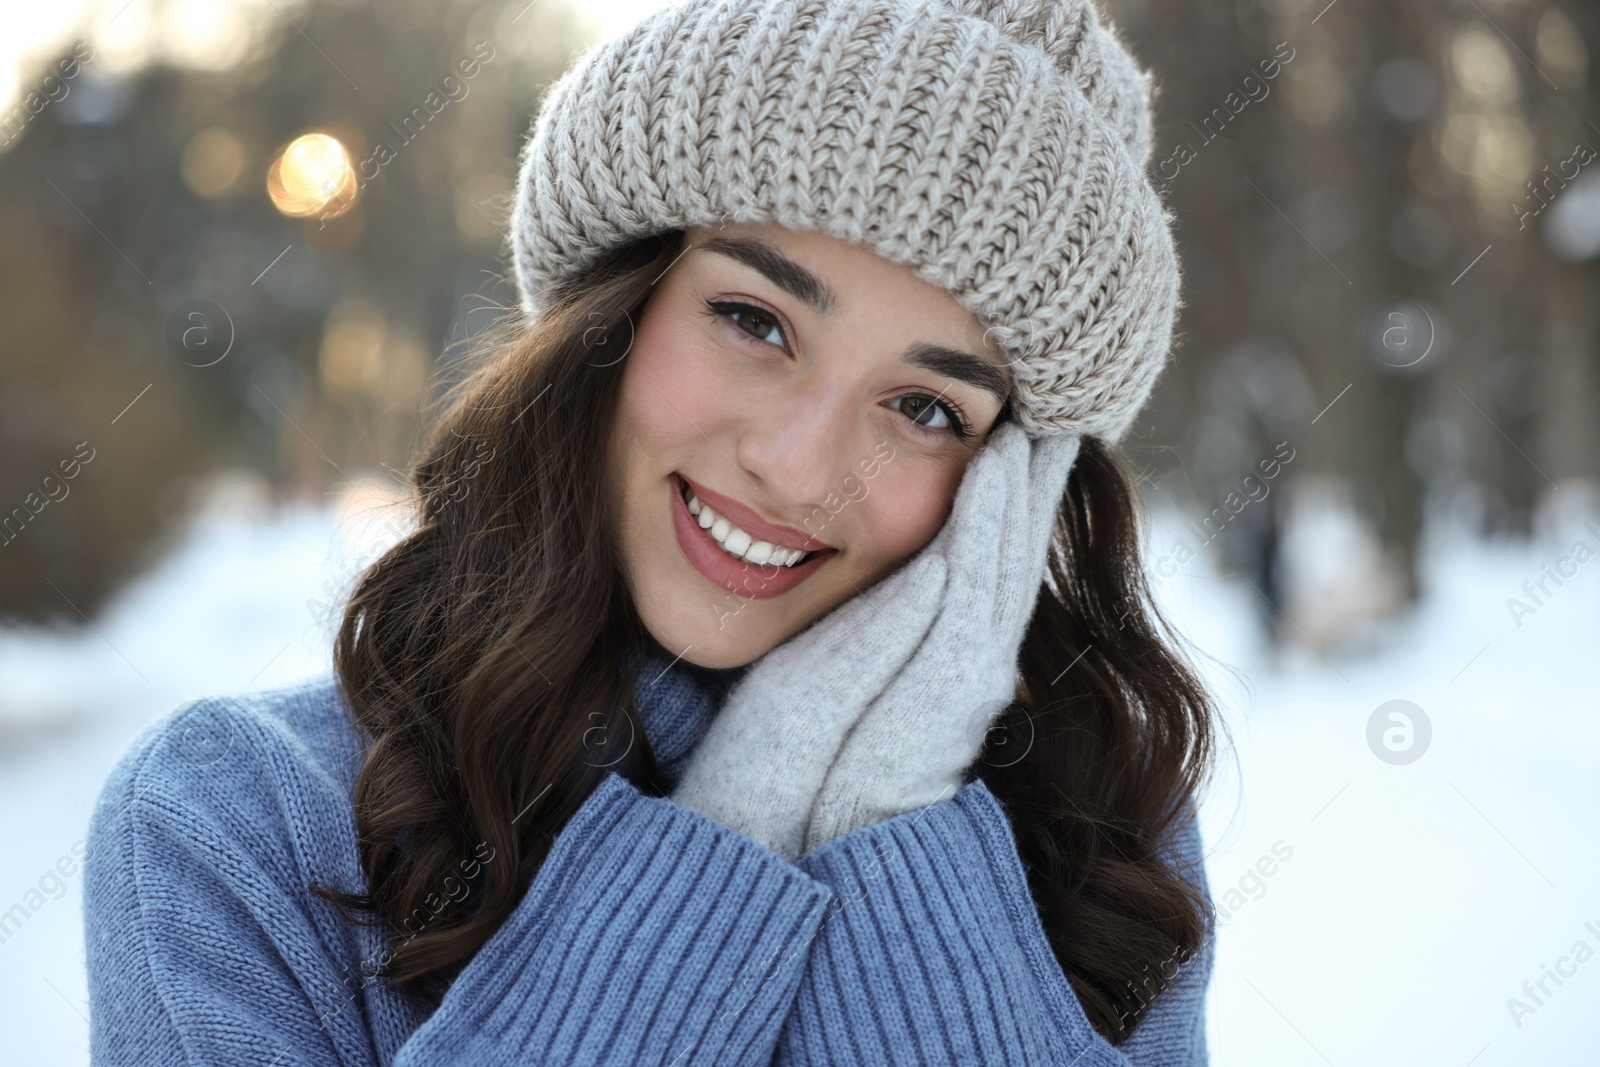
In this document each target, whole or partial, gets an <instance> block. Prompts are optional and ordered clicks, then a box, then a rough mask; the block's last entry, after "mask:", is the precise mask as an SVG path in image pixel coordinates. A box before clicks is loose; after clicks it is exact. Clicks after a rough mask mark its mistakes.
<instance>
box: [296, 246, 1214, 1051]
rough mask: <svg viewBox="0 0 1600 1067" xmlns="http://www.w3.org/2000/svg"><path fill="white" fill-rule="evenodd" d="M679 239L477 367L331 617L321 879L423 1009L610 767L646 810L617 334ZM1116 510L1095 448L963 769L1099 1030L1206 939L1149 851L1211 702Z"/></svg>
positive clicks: (1185, 776)
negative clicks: (334, 714) (345, 754)
mask: <svg viewBox="0 0 1600 1067" xmlns="http://www.w3.org/2000/svg"><path fill="white" fill-rule="evenodd" d="M682 240H683V233H682V231H671V232H668V233H663V234H658V235H655V236H652V237H649V238H645V239H643V240H639V241H636V242H633V243H632V244H629V245H627V246H626V247H623V248H620V249H618V250H617V251H615V252H614V253H613V254H612V255H611V256H610V257H609V258H608V259H607V260H606V261H605V262H604V263H602V264H600V265H599V266H597V267H595V268H594V269H592V270H590V271H587V272H585V273H584V274H582V275H581V276H579V277H577V278H575V279H574V280H573V281H571V282H569V283H568V284H567V285H566V286H565V287H563V288H562V289H560V290H559V291H557V292H555V293H553V294H551V300H552V303H551V304H550V305H549V307H548V309H547V310H546V311H544V312H543V313H541V315H540V316H539V317H538V318H537V319H536V320H535V321H533V322H532V323H529V324H526V325H522V326H518V327H516V328H515V331H514V333H512V334H511V335H510V339H509V340H505V341H503V342H502V343H499V344H496V345H493V346H490V347H489V348H488V349H487V351H486V352H484V353H483V354H482V355H481V356H480V357H479V358H480V360H481V362H479V363H478V364H477V365H475V366H473V367H471V368H470V369H469V370H468V372H467V373H466V374H465V376H464V378H463V379H462V380H461V381H460V382H459V383H458V384H457V385H456V386H455V387H454V388H452V389H451V390H450V391H449V392H448V393H447V394H446V395H445V396H444V398H443V399H442V401H441V402H440V404H439V405H438V410H437V412H436V414H435V418H434V419H433V421H432V425H431V429H430V431H429V435H428V437H427V439H426V440H425V442H424V446H423V448H422V455H421V461H420V462H419V463H418V465H417V466H416V467H415V469H414V471H413V472H412V477H411V481H412V485H413V486H414V489H415V497H416V507H417V512H418V519H419V521H418V524H417V527H416V529H415V530H414V532H412V533H410V534H409V536H407V537H405V538H404V539H403V540H402V541H400V542H399V543H398V544H396V545H395V546H394V547H393V548H391V549H390V550H389V551H388V552H387V553H385V554H384V555H383V556H382V557H381V558H380V559H378V560H377V561H376V562H375V563H373V564H372V565H371V566H370V567H369V568H368V569H367V570H366V571H365V572H364V573H363V574H362V575H361V576H360V579H359V580H358V582H357V584H356V586H355V589H354V592H353V593H352V595H351V597H350V599H349V602H348V604H347V605H346V608H345V612H344V617H343V620H342V622H341V625H340V629H339V632H338V635H337V638H336V641H335V647H334V668H335V672H336V675H337V677H338V681H339V686H340V690H341V694H342V696H343V698H344V700H345V701H346V702H347V704H348V706H349V708H350V710H351V712H352V713H353V715H354V718H355V720H356V721H357V722H358V723H359V724H360V725H361V726H362V727H364V728H365V730H366V731H367V733H368V734H369V735H370V737H371V739H372V741H371V744H370V747H369V748H368V750H367V753H366V757H365V762H364V763H363V765H362V767H361V770H360V773H359V775H358V778H357V781H356V788H355V797H354V805H355V821H356V826H357V828H358V831H359V834H360V854H361V861H362V865H363V868H364V869H365V872H366V875H367V882H368V892H366V893H353V892H348V891H341V890H339V889H336V888H333V887H327V886H313V887H312V888H313V889H314V890H315V891H316V892H318V893H319V894H320V895H322V896H323V897H325V898H327V899H329V900H332V901H334V902H336V903H337V904H339V905H340V907H341V908H342V909H344V911H345V913H346V915H347V916H349V917H350V918H351V919H352V921H361V922H371V923H374V924H384V925H386V926H387V927H388V930H389V934H388V939H389V951H388V953H387V954H386V957H385V959H384V961H383V964H382V967H381V969H380V971H379V973H381V974H383V975H384V976H385V977H386V978H387V979H388V980H389V981H390V983H391V985H393V986H394V987H396V988H400V989H404V990H407V991H410V992H413V993H415V994H418V995H420V996H422V997H424V998H426V999H427V1000H429V1001H431V1002H432V1003H434V1004H437V1003H438V1001H439V999H440V998H442V996H443V994H444V991H445V990H446V989H447V988H448V986H449V983H450V982H451V980H453V978H454V977H455V975H456V974H457V973H458V972H459V971H460V969H461V967H462V966H463V965H464V964H465V963H466V962H467V961H468V960H469V959H471V957H472V956H473V955H474V954H475V953H476V952H477V951H478V950H479V949H480V948H481V947H482V946H483V944H484V943H485V942H486V941H488V939H489V938H490V937H491V936H492V935H493V934H494V932H495V931H496V930H497V929H498V928H499V927H500V926H501V924H502V923H504V921H505V920H506V918H507V917H508V915H509V914H510V913H511V912H512V911H513V910H514V909H515V908H516V906H517V904H518V902H519V901H520V900H521V898H522V896H523V894H524V893H525V892H526V890H527V888H528V886H529V884H530V883H531V882H532V880H533V878H534V876H535V874H536V873H537V871H538V869H539V866H540V864H541V863H542V862H543V860H544V858H545V856H546V854H547V852H548V850H549V848H550V846H551V844H552V843H553V841H554V838H555V836H556V834H557V833H559V832H560V830H561V828H562V827H563V826H564V825H565V824H566V823H567V821H568V820H569V819H570V818H571V817H572V815H573V814H574V813H575V812H576V811H577V809H578V808H579V807H580V806H581V805H582V803H583V801H584V800H585V799H586V798H587V797H588V796H589V794H590V793H591V792H592V791H593V790H594V788H595V787H596V786H597V785H599V783H600V782H601V781H602V780H603V778H604V776H605V775H606V774H607V773H609V772H610V771H613V770H615V771H617V772H618V773H620V774H622V775H623V776H624V777H626V778H628V779H629V780H630V781H632V782H634V783H635V784H636V785H637V786H638V787H639V788H640V789H641V790H644V791H646V792H649V793H652V794H653V795H661V788H660V785H659V783H657V781H656V764H655V759H654V756H653V755H652V754H651V752H650V747H649V744H648V740H647V739H646V738H645V735H644V731H643V726H642V723H641V720H640V718H639V713H638V709H637V708H636V707H635V706H634V703H633V696H632V694H633V684H632V683H633V679H632V677H631V671H632V670H633V668H634V666H635V665H636V662H635V660H634V659H633V657H632V654H631V653H630V651H629V650H630V649H637V648H640V647H642V646H643V645H644V644H645V643H646V642H648V641H649V640H650V639H649V636H648V632H647V631H645V630H644V628H643V625H642V623H641V622H640V620H639V618H638V615H637V612H636V611H635V609H634V607H633V605H632V603H631V601H630V599H629V596H628V591H627V588H626V585H625V583H624V582H623V581H622V579H621V572H620V569H619V566H618V559H617V549H616V545H615V542H614V540H613V537H612V530H613V525H612V522H611V517H610V515H609V514H608V509H607V506H606V500H605V494H604V493H603V492H601V491H600V488H601V486H602V485H603V484H604V482H603V477H602V467H601V463H602V457H603V456H604V454H605V448H604V444H605V442H606V440H607V439H608V437H609V434H610V431H611V427H612V420H613V418H614V413H615V408H616V398H617V392H618V389H617V386H618V382H619V381H620V378H621V374H622V366H623V364H624V358H623V357H624V356H625V355H626V351H627V348H628V346H629V344H631V342H632V329H633V324H634V323H636V322H638V321H639V316H640V313H641V312H642V310H643V308H644V305H645V302H646V301H647V300H648V298H649V296H650V294H651V292H652V286H653V285H654V284H655V282H656V281H657V280H658V279H659V278H660V276H661V275H662V274H663V273H664V272H665V271H666V269H667V268H668V267H669V266H670V265H671V263H672V262H673V260H674V259H675V258H676V256H677V255H678V254H679V252H680V250H681V247H682ZM1135 508H1136V503H1135V496H1134V493H1133V488H1132V486H1131V484H1130V482H1129V480H1128V478H1127V476H1126V475H1125V474H1124V473H1123V471H1122V469H1121V468H1120V467H1119V461H1118V460H1117V459H1116V457H1115V456H1114V455H1113V454H1112V453H1111V452H1110V451H1109V450H1108V449H1107V448H1106V447H1105V446H1103V445H1100V444H1099V443H1097V442H1095V441H1093V440H1092V439H1090V440H1086V441H1085V443H1084V447H1083V449H1082V451H1081V454H1080V456H1079V458H1078V461H1077V464H1076V467H1075V469H1074V472H1073V474H1072V477H1071V480H1070V482H1069V485H1068V489H1067V493H1066V495H1065V497H1064V499H1063V500H1062V503H1061V511H1060V515H1059V518H1058V531H1059V535H1060V541H1061V548H1060V551H1059V553H1058V554H1057V555H1056V556H1055V557H1054V558H1053V560H1052V562H1051V576H1052V577H1051V579H1050V581H1049V583H1048V584H1050V585H1053V586H1054V587H1055V589H1054V590H1053V591H1052V590H1051V589H1049V588H1047V589H1045V590H1044V592H1043V594H1042V595H1041V597H1040V602H1039V606H1038V608H1037V609H1036V614H1035V617H1034V619H1033V621H1032V623H1031V625H1030V627H1029V630H1028V633H1027V635H1026V638H1025V642H1024V645H1023V649H1022V668H1023V671H1022V673H1023V681H1024V685H1023V688H1022V691H1021V692H1020V693H1019V699H1018V703H1017V704H1016V705H1014V706H1013V707H1012V709H1010V711H1009V712H1008V714H1007V717H1006V718H1004V719H1003V720H1002V722H1001V723H1000V724H999V726H998V728H997V729H996V730H995V731H992V732H991V734H990V738H989V741H988V742H987V743H986V748H985V755H984V757H983V759H982V761H980V763H979V764H978V765H976V766H975V767H974V771H975V773H978V774H981V776H982V777H983V779H984V781H985V782H986V783H987V784H988V785H989V787H990V788H991V789H992V791H993V792H994V793H995V794H996V796H998V797H999V798H1000V799H1001V800H1002V801H1003V802H1004V803H1005V804H1006V806H1007V807H1008V809H1009V811H1010V813H1011V815H1012V819H1013V825H1014V829H1015V832H1016V837H1017V843H1018V847H1019V850H1020V853H1021V856H1022V859H1023V863H1024V866H1025V868H1026V869H1027V871H1028V876H1029V880H1030V886H1031V889H1032V891H1033V894H1034V897H1035V899H1036V900H1037V901H1038V903H1039V904H1040V907H1041V914H1042V916H1043V919H1044V923H1045V927H1046V930H1047V933H1048V935H1049V937H1050V940H1051V943H1052V945H1053V947H1054V949H1055V952H1056V955H1057V958H1058V959H1059V960H1060V963H1061V966H1062V969H1063V971H1064V972H1065V973H1066V975H1067V977H1068V978H1069V980H1070V981H1071V982H1072V985H1073V987H1074V988H1075V989H1076V990H1077V992H1078V995H1079V997H1080V998H1081V1001H1082V1003H1083V1006H1084V1009H1085V1011H1086V1013H1087V1015H1088V1017H1089V1019H1090V1020H1091V1022H1092V1023H1093V1024H1094V1025H1095V1027H1096V1028H1097V1029H1098V1030H1099V1031H1100V1032H1101V1033H1102V1034H1103V1035H1105V1036H1106V1037H1107V1038H1108V1039H1110V1040H1111V1041H1113V1042H1120V1041H1121V1040H1122V1039H1123V1038H1124V1037H1126V1036H1127V1034H1128V1033H1129V1032H1130V1031H1131V1029H1132V1028H1133V1027H1134V1026H1135V1025H1136V1024H1137V1022H1138V1021H1139V1019H1140V1018H1141V1017H1142V1016H1143V1014H1144V1012H1145V1010H1146V1008H1147V1007H1148V1004H1149V999H1150V996H1151V995H1152V992H1151V987H1150V981H1149V978H1150V974H1151V970H1152V968H1156V969H1158V970H1159V969H1160V968H1161V965H1162V964H1163V963H1164V962H1165V961H1169V960H1171V959H1173V957H1174V956H1182V957H1184V958H1187V956H1188V955H1191V954H1193V953H1194V952H1195V951H1197V950H1198V948H1199V947H1200V946H1201V944H1202V939H1203V938H1204V937H1205V936H1206V934H1207V932H1208V926H1209V919H1210V916H1209V915H1208V914H1207V913H1206V909H1205V907H1204V898H1203V897H1201V896H1199V895H1198V894H1197V893H1196V891H1195V890H1193V889H1192V888H1191V887H1190V885H1189V884H1188V882H1187V881H1185V880H1184V878H1183V877H1181V876H1180V874H1179V873H1178V872H1176V871H1175V870H1174V868H1172V867H1170V866H1168V865H1167V863H1166V862H1164V858H1163V855H1162V850H1163V848H1164V847H1166V846H1169V845H1170V837H1171V834H1172V833H1174V832H1175V827H1177V825H1178V823H1177V821H1176V820H1177V819H1178V817H1179V816H1180V815H1181V814H1182V813H1183V811H1184V810H1185V808H1186V806H1187V805H1188V804H1189V802H1190V801H1191V799H1192V798H1193V796H1194V793H1195V790H1196V789H1197V787H1198V785H1199V782H1200V779H1201V777H1202V775H1203V772H1204V770H1205V768H1206V762H1207V759H1208V757H1209V750H1210V738H1211V734H1210V727H1209V722H1210V708H1209V705H1208V703H1207V697H1206V694H1205V692H1204V690H1203V688H1202V687H1201V685H1200V683H1199V682H1198V681H1197V680H1196V678H1195V677H1194V675H1193V674H1191V673H1190V671H1189V670H1188V669H1187V668H1186V667H1185V665H1184V663H1183V661H1182V660H1180V659H1179V658H1178V657H1177V656H1176V655H1175V654H1174V653H1172V652H1171V651H1169V649H1168V648H1167V646H1166V645H1165V644H1164V643H1163V639H1162V636H1161V634H1160V632H1159V631H1158V628H1157V627H1158V625H1159V619H1158V617H1157V615H1156V613H1155V609H1154V607H1153V604H1152V602H1151V600H1150V598H1149V595H1148V590H1147V589H1146V587H1145V585H1144V582H1143V570H1142V567H1141V565H1140V559H1139V546H1138V539H1137V521H1136V510H1135ZM1069 664H1070V669H1063V668H1067V667H1068V665H1069ZM624 720H627V721H626V722H624ZM1021 732H1026V734H1027V748H1026V754H1025V755H1023V756H1022V757H1021V758H1016V752H1017V751H1018V745H1017V741H1016V739H1017V738H1018V737H1019V736H1021ZM1007 746H1008V747H1007ZM469 875H470V877H469ZM452 887H453V888H452ZM458 892H459V894H460V895H459V896H458V895H457V893H458Z"/></svg>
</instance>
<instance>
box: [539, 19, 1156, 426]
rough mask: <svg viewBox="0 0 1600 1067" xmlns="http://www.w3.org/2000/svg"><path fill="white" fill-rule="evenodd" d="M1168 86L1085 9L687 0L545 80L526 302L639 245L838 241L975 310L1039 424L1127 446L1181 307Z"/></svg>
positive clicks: (1023, 411) (546, 296) (1020, 405)
mask: <svg viewBox="0 0 1600 1067" xmlns="http://www.w3.org/2000/svg"><path fill="white" fill-rule="evenodd" d="M1149 96H1150V90H1149V84H1148V78H1147V76H1146V75H1145V74H1144V73H1143V72H1142V71H1140V70H1139V68H1138V67H1137V66H1136V64H1135V63H1134V62H1133V60H1132V59H1131V58H1130V57H1129V55H1128V53H1127V51H1126V50H1125V49H1124V48H1123V47H1122V45H1121V44H1120V43H1119V42H1118V41H1117V39H1116V37H1115V36H1114V34H1113V33H1112V32H1111V31H1110V30H1109V29H1108V28H1107V27H1105V26H1102V25H1101V24H1100V22H1099V20H1098V18H1097V16H1096V14H1095V11H1094V8H1093V6H1091V4H1090V3H1089V0H683V2H681V3H675V4H672V5H669V6H667V7H666V8H664V9H662V10H659V11H656V12H653V13H651V14H650V15H648V16H646V17H645V18H644V19H642V20H641V21H640V22H639V23H638V24H637V25H636V26H634V27H632V28H630V29H628V30H627V31H625V32H624V33H622V34H620V35H618V36H617V37H615V38H613V39H611V40H608V41H604V42H602V43H600V44H599V45H597V46H596V47H595V48H593V49H591V50H590V51H589V52H588V53H586V54H585V55H584V56H582V57H581V58H580V59H579V60H578V61H577V62H576V63H575V64H574V66H573V67H572V69H570V70H569V71H567V72H566V73H565V74H564V75H563V76H562V77H561V78H560V79H558V80H557V81H556V82H555V83H554V84H553V85H551V86H550V88H549V90H548V91H547V92H546V94H545V96H544V99H543V101H542V103H541V105H540V110H539V114H538V117H537V120H536V122H535V125H534V128H533V131H532V133H531V134H530V136H529V138H528V140H527V143H526V144H525V145H524V147H523V150H522V153H521V157H520V166H519V175H518V183H517V191H516V198H515V201H514V204H513V208H512V217H511V227H512V233H511V245H512V247H511V253H512V261H513V266H514V267H515V271H516V276H517V283H518V286H519V288H520V290H521V294H522V306H523V309H524V310H525V311H527V312H528V313H529V314H530V315H537V313H538V312H539V311H540V310H541V309H542V308H544V307H545V306H547V305H548V303H549V301H550V299H551V296H550V291H551V290H552V289H554V288H557V287H559V286H560V285H561V284H562V283H564V282H566V281H568V280H570V279H571V278H572V277H573V276H574V275H575V274H576V273H577V272H579V271H581V270H583V269H585V268H587V267H589V266H592V265H594V264H595V263H596V262H597V261H598V260H599V259H600V258H602V257H603V256H604V254H605V253H606V252H607V251H609V250H611V249H612V248H613V247H614V246H616V245H619V244H621V243H623V242H625V241H628V240H630V239H633V238H637V237H640V236H643V235H646V234H650V233H654V232H659V231H663V230H668V229H677V228H687V227H690V226H696V225H700V226H718V225H723V224H726V223H730V222H731V223H746V222H749V223H777V224H779V225H782V226H785V227H787V228H789V229H793V230H802V231H818V232H822V233H827V234H829V235H831V236H834V237H837V238H839V239H840V240H843V241H847V242H851V243H855V244H860V245H864V246H865V247H867V248H869V249H871V250H873V251H875V252H877V253H879V254H880V255H882V256H883V257H885V258H886V259H888V260H890V261H891V262H895V263H900V264H904V265H906V266H908V267H910V268H912V269H913V270H915V271H916V272H917V274H918V275H920V276H921V277H923V278H925V279H926V280H927V281H929V282H931V283H932V284H934V285H936V286H938V287H940V288H942V289H945V290H947V291H949V292H950V293H952V294H953V295H954V296H955V297H956V299H957V300H958V301H960V303H961V304H962V305H963V306H964V307H966V308H967V309H968V310H969V311H971V312H972V313H973V314H974V315H976V316H977V318H978V319H979V321H980V322H981V323H983V325H984V326H985V328H987V329H988V330H989V331H990V336H991V337H992V338H993V339H994V340H995V341H996V342H997V343H998V344H999V345H1001V346H1002V348H1003V349H1004V350H1005V352H1006V353H1007V355H1008V357H1009V358H1010V359H1011V360H1012V367H1013V377H1014V379H1015V399H1016V402H1017V403H1016V415H1017V418H1018V421H1019V422H1020V423H1021V424H1022V425H1023V427H1024V428H1025V429H1026V430H1027V431H1028V432H1029V433H1030V434H1032V435H1033V436H1042V435H1044V434H1045V433H1095V434H1099V435H1101V436H1103V437H1105V438H1107V439H1109V440H1112V441H1115V440H1117V439H1118V438H1120V437H1121V436H1122V435H1123V433H1124V432H1125V431H1126V429H1127V427H1128V425H1129V423H1130V422H1131V421H1132V419H1133V417H1134V416H1135V414H1136V413H1137V412H1138V409H1139V408H1140V407H1141V406H1142V405H1143V403H1144V401H1145V400H1146V398H1147V397H1148V396H1149V394H1150V392H1151V390H1152V389H1153V388H1154V385H1155V381H1156V378H1157V377H1158V376H1159V374H1160V372H1161V369H1162V367H1163V365H1164V363H1165V361H1166V359H1167V352H1168V348H1169V347H1170V344H1171V338H1172V327H1173V320H1174V317H1175V315H1176V312H1177V308H1178V304H1179V296H1178V287H1179V271H1178V261H1177V255H1176V252H1175V250H1174V247H1173V242H1172V237H1171V233H1170V226H1171V221H1172V220H1171V217H1170V215H1169V214H1168V213H1167V211H1166V209H1165V208H1164V206H1163V205H1162V203H1161V201H1160V198H1159V197H1158V196H1157V194H1156V192H1155V189H1154V186H1153V185H1152V183H1151V182H1150V180H1149V177H1148V175H1147V173H1146V167H1147V165H1148V162H1149V157H1150V140H1151V139H1150V116H1149Z"/></svg>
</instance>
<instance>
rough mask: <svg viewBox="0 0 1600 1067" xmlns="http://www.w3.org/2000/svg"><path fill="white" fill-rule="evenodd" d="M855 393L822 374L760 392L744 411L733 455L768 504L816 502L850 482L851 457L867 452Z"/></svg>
mask: <svg viewBox="0 0 1600 1067" xmlns="http://www.w3.org/2000/svg"><path fill="white" fill-rule="evenodd" d="M867 427H868V422H867V419H866V417H865V412H864V408H863V407H862V403H861V400H860V396H859V393H856V392H854V391H853V390H851V389H850V388H849V387H848V386H846V385H844V384H842V383H837V382H835V383H830V382H828V381H826V380H823V378H822V377H821V376H816V377H813V378H812V379H811V380H809V381H800V382H795V383H793V384H792V385H789V386H787V387H785V388H782V389H778V390H774V391H773V392H771V393H769V394H765V395H763V396H761V397H760V398H759V399H758V400H757V402H755V403H753V404H752V405H751V406H750V407H749V408H748V409H747V410H746V422H745V425H744V427H743V429H742V431H741V433H740V436H739V444H738V448H737V449H736V452H735V455H736V459H737V462H738V463H739V465H740V467H741V468H743V470H744V473H745V474H746V476H748V477H749V478H750V479H751V481H753V482H755V483H756V484H757V485H759V486H760V488H761V490H762V491H763V493H764V494H765V500H764V501H763V503H766V504H767V505H768V506H769V507H772V508H784V509H786V510H787V514H786V515H775V516H773V517H774V518H777V519H784V518H789V519H793V518H795V515H796V513H798V512H801V511H806V510H809V509H811V508H813V507H818V506H821V505H822V504H823V503H824V501H826V500H827V498H828V496H829V494H830V493H837V494H838V495H840V496H844V495H845V494H846V493H847V491H848V490H849V489H850V488H851V486H852V485H853V484H854V483H853V482H849V481H847V479H848V478H849V477H850V475H852V474H853V473H855V464H856V460H857V459H859V458H861V457H863V456H865V455H867V454H868V453H870V452H871V451H872V446H871V443H870V442H867V443H865V444H864V443H863V442H866V438H868V437H870V436H871V434H870V433H869V432H868V429H867Z"/></svg>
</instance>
